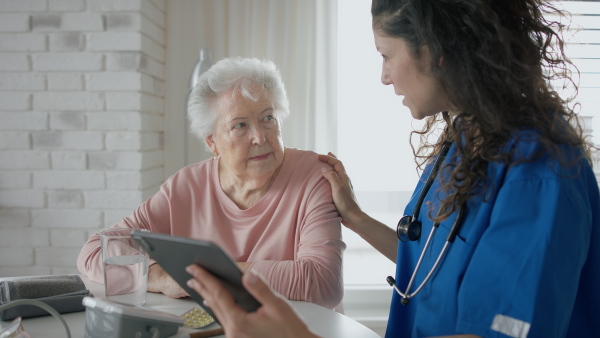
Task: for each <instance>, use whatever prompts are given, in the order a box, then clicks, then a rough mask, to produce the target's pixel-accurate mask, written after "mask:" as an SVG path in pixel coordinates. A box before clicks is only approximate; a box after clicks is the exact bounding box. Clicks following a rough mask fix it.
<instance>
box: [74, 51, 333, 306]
mask: <svg viewBox="0 0 600 338" xmlns="http://www.w3.org/2000/svg"><path fill="white" fill-rule="evenodd" d="M188 113H189V119H190V122H191V129H192V131H193V132H194V133H195V134H196V135H197V136H198V137H199V138H200V139H202V140H204V141H205V142H206V146H207V147H208V148H209V149H210V150H211V151H212V153H213V154H214V155H215V156H214V158H211V159H208V160H205V161H202V162H200V163H197V164H193V165H190V166H187V167H185V168H183V169H181V170H180V171H178V172H177V173H175V174H174V175H173V176H171V177H170V178H169V179H168V180H167V181H166V182H165V183H164V184H163V185H162V187H161V189H160V191H159V192H158V193H156V194H155V195H154V196H152V197H151V198H149V199H148V200H147V201H146V202H144V203H143V204H142V205H140V206H139V207H138V208H137V210H135V211H134V212H133V214H132V215H130V216H128V217H126V218H124V219H123V220H122V221H121V222H119V223H118V224H116V225H115V226H114V227H128V228H142V229H148V230H150V231H152V232H156V233H164V234H170V235H176V236H185V237H190V238H194V239H202V240H209V241H212V242H214V243H216V244H218V245H219V246H221V247H222V248H223V249H224V250H225V251H226V252H227V253H228V254H229V255H230V256H231V257H232V258H233V259H234V260H236V261H237V262H238V265H239V266H240V268H241V269H242V270H244V271H247V270H249V269H250V268H252V269H253V270H255V271H257V272H259V273H260V274H261V275H263V276H264V277H265V278H266V279H267V280H268V281H269V283H270V284H271V285H272V286H273V288H274V289H275V290H277V291H278V292H279V293H281V294H282V295H284V296H285V297H286V298H288V299H291V300H303V301H309V302H313V303H316V304H319V305H322V306H325V307H328V308H334V307H335V306H337V305H338V304H339V303H340V302H341V300H342V297H343V282H342V253H343V250H344V249H345V244H344V243H343V242H342V238H341V237H342V235H341V226H340V220H341V219H340V217H339V215H338V213H337V211H336V209H335V205H334V204H333V200H332V195H331V186H330V185H329V183H328V182H327V180H326V179H324V178H323V176H322V174H321V172H322V169H323V168H325V169H328V170H331V167H329V166H328V165H327V164H324V163H323V162H321V161H319V159H318V156H317V154H316V153H313V152H310V151H302V150H298V149H293V148H285V147H284V146H283V141H282V137H281V129H280V127H281V121H282V120H283V118H284V117H286V115H287V114H288V99H287V95H286V92H285V89H284V86H283V82H282V81H281V77H280V75H279V72H278V70H277V68H276V67H275V65H274V64H273V63H272V62H269V61H260V60H257V59H244V58H230V59H225V60H222V61H219V62H218V63H216V64H215V65H214V66H213V67H211V68H210V69H209V70H208V71H207V72H205V73H204V74H203V75H202V76H201V77H200V79H199V82H198V84H197V85H196V87H195V88H194V89H193V90H192V92H191V94H190V99H189V102H188ZM151 264H152V265H151V266H150V268H149V274H148V291H151V292H162V293H164V294H166V295H167V296H170V297H174V298H177V297H184V296H186V293H185V292H184V291H183V289H181V288H180V287H179V285H178V284H177V283H175V282H174V281H173V280H172V279H171V278H170V277H169V276H168V275H167V274H166V273H165V272H164V270H163V269H162V268H161V267H160V266H159V265H158V264H153V262H151ZM77 266H78V268H79V271H80V272H81V273H83V274H85V275H87V276H88V277H89V278H90V279H92V280H94V281H96V282H100V283H102V282H103V274H102V257H101V253H100V241H99V234H95V235H93V236H92V237H91V238H90V239H89V240H88V241H87V243H86V244H85V245H84V246H83V249H82V250H81V253H80V255H79V258H78V260H77Z"/></svg>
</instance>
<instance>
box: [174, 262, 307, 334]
mask: <svg viewBox="0 0 600 338" xmlns="http://www.w3.org/2000/svg"><path fill="white" fill-rule="evenodd" d="M186 271H187V272H188V273H189V274H191V275H192V276H193V277H194V278H192V279H190V280H189V281H188V286H189V287H190V288H192V289H194V290H196V292H198V293H199V294H200V295H201V296H202V298H204V301H205V305H206V306H209V307H210V308H211V309H212V310H213V312H214V313H215V315H216V316H217V318H218V319H219V322H220V323H221V326H222V327H223V329H224V331H225V334H226V335H227V336H229V337H317V336H316V335H315V334H313V333H312V332H310V330H309V329H308V327H307V326H306V324H305V323H304V322H303V321H302V319H300V317H299V316H298V314H297V313H296V312H295V311H294V309H293V308H292V306H291V305H290V303H289V302H288V301H287V300H286V299H285V298H283V297H282V296H281V295H279V294H277V293H275V292H274V291H273V290H271V288H270V287H269V286H268V285H267V284H266V283H265V281H264V280H263V279H262V278H260V277H259V276H258V275H257V273H256V272H254V271H253V270H251V271H249V272H246V273H245V274H244V276H243V279H242V282H243V284H244V287H245V288H246V289H247V290H248V292H250V294H251V295H252V296H254V298H256V300H258V301H259V302H260V303H261V304H262V306H261V307H260V308H258V310H256V311H255V312H246V310H244V309H242V308H241V307H239V306H238V305H237V304H236V303H235V301H234V299H233V297H232V296H231V294H230V293H229V292H228V291H227V289H225V287H223V285H222V284H221V282H219V280H218V279H217V278H215V277H214V276H213V275H212V274H210V273H209V272H208V271H206V270H204V269H203V268H201V267H200V266H198V265H190V266H188V267H187V268H186Z"/></svg>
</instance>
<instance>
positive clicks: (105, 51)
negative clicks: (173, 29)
mask: <svg viewBox="0 0 600 338" xmlns="http://www.w3.org/2000/svg"><path fill="white" fill-rule="evenodd" d="M164 2H165V0H0V121H1V122H0V277H7V276H18V275H36V274H61V273H75V272H77V270H76V265H75V264H76V258H77V255H78V253H79V250H80V249H81V246H82V245H83V243H84V242H85V240H86V239H87V238H88V237H89V236H90V235H91V234H93V233H95V232H97V231H99V230H101V229H103V228H106V227H109V226H112V225H114V224H115V223H116V222H118V221H119V220H120V219H121V218H122V217H124V216H127V215H129V214H130V213H131V212H132V211H133V210H134V209H135V208H136V207H137V206H138V205H139V204H140V203H142V202H143V201H144V200H145V199H147V198H148V197H149V196H151V195H152V194H153V193H154V192H156V191H157V189H158V187H159V186H160V184H161V183H162V180H163V172H164V170H163V141H162V140H163V135H162V133H163V130H164V122H163V121H164V116H163V115H164V108H163V106H164V80H165V75H164V69H165V67H164V63H165V45H166V44H165V3H164Z"/></svg>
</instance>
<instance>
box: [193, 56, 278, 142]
mask: <svg viewBox="0 0 600 338" xmlns="http://www.w3.org/2000/svg"><path fill="white" fill-rule="evenodd" d="M256 84H258V85H260V86H261V87H262V88H263V89H264V90H265V92H266V93H267V95H268V96H269V97H270V98H271V99H272V100H273V106H274V107H273V108H274V112H273V114H274V116H275V118H276V119H277V120H278V121H279V122H280V123H281V121H283V120H284V119H285V118H286V117H287V116H288V115H289V101H288V98H287V94H286V92H285V87H284V85H283V81H282V80H281V75H280V74H279V70H278V69H277V67H276V66H275V64H274V63H273V62H271V61H268V60H259V59H255V58H242V57H232V58H227V59H223V60H220V61H219V62H217V63H215V64H214V65H213V66H212V67H210V69H208V70H207V71H206V72H204V73H203V74H202V75H201V76H200V78H199V79H198V83H197V84H196V86H195V87H194V88H193V89H192V91H191V92H190V95H189V99H188V109H187V112H188V119H189V122H190V130H191V132H192V133H194V134H195V135H196V136H197V137H198V138H200V140H201V141H204V142H205V143H206V137H208V136H209V135H210V134H212V133H213V131H214V127H215V122H216V120H217V117H218V114H219V110H218V108H219V107H218V105H217V103H218V99H219V97H220V96H221V94H223V93H226V92H228V91H229V90H231V89H233V91H232V100H233V97H234V96H235V93H237V92H239V93H240V94H242V96H243V97H245V98H247V99H250V100H253V101H256V100H258V97H257V96H256V93H255V92H256V90H254V94H253V91H252V88H251V87H252V86H253V85H256ZM206 147H207V149H208V144H206ZM209 150H210V149H209Z"/></svg>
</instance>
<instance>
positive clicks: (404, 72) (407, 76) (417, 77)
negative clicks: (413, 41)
mask: <svg viewBox="0 0 600 338" xmlns="http://www.w3.org/2000/svg"><path fill="white" fill-rule="evenodd" d="M373 35H374V37H375V47H377V50H378V51H379V52H380V53H381V56H382V57H383V66H382V69H381V82H382V83H383V84H384V85H390V84H391V85H393V86H394V92H395V93H396V95H402V96H404V99H403V100H402V104H404V105H405V106H406V107H408V109H410V113H411V115H412V116H413V118H415V119H417V120H421V119H423V118H425V117H427V116H431V115H434V114H437V113H439V112H441V111H444V110H451V109H450V107H449V104H448V98H447V96H446V95H445V94H444V91H443V90H442V87H441V85H440V83H439V81H438V80H437V79H436V78H435V77H434V76H433V74H432V72H431V66H430V65H431V56H430V54H429V49H428V48H426V47H424V48H423V49H422V50H421V59H420V60H417V59H414V58H413V57H411V53H410V50H409V46H408V44H407V43H406V42H405V41H404V40H403V39H401V38H393V37H388V36H384V35H381V34H380V32H378V31H377V30H373Z"/></svg>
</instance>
